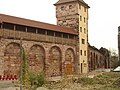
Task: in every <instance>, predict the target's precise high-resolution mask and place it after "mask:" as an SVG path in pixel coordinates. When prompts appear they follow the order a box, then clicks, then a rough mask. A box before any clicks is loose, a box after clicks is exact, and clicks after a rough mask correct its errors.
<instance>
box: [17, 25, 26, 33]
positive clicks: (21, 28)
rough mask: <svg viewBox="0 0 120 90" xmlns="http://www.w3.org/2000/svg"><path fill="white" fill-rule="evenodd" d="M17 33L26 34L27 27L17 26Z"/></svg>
mask: <svg viewBox="0 0 120 90" xmlns="http://www.w3.org/2000/svg"><path fill="white" fill-rule="evenodd" d="M16 31H22V32H26V26H23V25H16Z"/></svg>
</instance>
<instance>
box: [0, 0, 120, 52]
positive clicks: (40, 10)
mask: <svg viewBox="0 0 120 90" xmlns="http://www.w3.org/2000/svg"><path fill="white" fill-rule="evenodd" d="M57 1H58V0H0V13H2V14H8V15H12V16H17V17H22V18H27V19H32V20H37V21H41V22H46V23H51V24H56V16H55V7H54V5H53V4H54V3H56V2H57ZM84 1H85V2H86V3H87V4H88V5H89V6H90V7H91V8H90V9H89V27H88V30H89V42H90V44H91V45H94V46H95V47H97V48H100V47H105V48H108V49H109V48H113V49H116V50H117V49H118V48H117V47H118V45H117V33H118V26H119V25H120V11H119V9H120V0H84Z"/></svg>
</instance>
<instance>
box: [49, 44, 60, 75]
mask: <svg viewBox="0 0 120 90" xmlns="http://www.w3.org/2000/svg"><path fill="white" fill-rule="evenodd" d="M61 57H62V54H61V50H60V48H59V47H58V46H53V47H51V49H50V50H49V61H48V62H49V63H50V65H49V68H48V71H49V76H60V75H61V71H62V64H61V63H62V58H61Z"/></svg>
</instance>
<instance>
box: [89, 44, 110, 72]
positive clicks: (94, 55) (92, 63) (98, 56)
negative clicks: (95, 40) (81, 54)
mask: <svg viewBox="0 0 120 90" xmlns="http://www.w3.org/2000/svg"><path fill="white" fill-rule="evenodd" d="M88 66H89V71H93V70H97V69H108V68H110V53H109V51H108V50H107V49H106V48H103V47H101V48H100V49H97V48H96V47H94V46H91V45H89V46H88Z"/></svg>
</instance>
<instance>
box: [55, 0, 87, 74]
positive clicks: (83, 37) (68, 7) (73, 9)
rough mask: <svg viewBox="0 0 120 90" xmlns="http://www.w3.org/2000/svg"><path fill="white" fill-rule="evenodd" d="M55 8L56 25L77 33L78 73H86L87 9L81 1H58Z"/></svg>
mask: <svg viewBox="0 0 120 90" xmlns="http://www.w3.org/2000/svg"><path fill="white" fill-rule="evenodd" d="M54 5H55V6H56V18H57V25H60V26H65V27H70V28H73V29H74V30H75V31H77V32H78V37H79V38H78V48H79V49H78V59H79V64H78V65H79V70H80V71H79V73H87V72H88V9H89V6H88V4H86V3H85V2H84V1H83V0H59V1H58V2H57V3H55V4H54Z"/></svg>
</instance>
